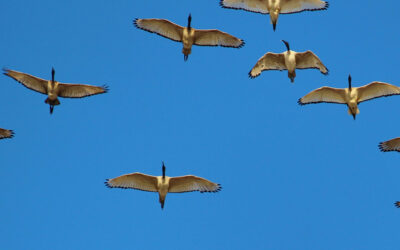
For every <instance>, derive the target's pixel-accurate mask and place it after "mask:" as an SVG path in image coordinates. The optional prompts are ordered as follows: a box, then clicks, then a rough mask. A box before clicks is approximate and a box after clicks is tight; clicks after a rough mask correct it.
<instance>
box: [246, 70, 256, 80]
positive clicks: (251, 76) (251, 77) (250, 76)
mask: <svg viewBox="0 0 400 250" xmlns="http://www.w3.org/2000/svg"><path fill="white" fill-rule="evenodd" d="M248 75H249V78H250V79H254V78H256V77H257V76H253V75H251V70H250V71H249V74H248Z"/></svg>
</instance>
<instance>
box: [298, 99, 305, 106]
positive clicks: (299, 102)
mask: <svg viewBox="0 0 400 250" xmlns="http://www.w3.org/2000/svg"><path fill="white" fill-rule="evenodd" d="M297 104H299V105H300V106H303V105H304V103H302V102H301V98H299V100H297Z"/></svg>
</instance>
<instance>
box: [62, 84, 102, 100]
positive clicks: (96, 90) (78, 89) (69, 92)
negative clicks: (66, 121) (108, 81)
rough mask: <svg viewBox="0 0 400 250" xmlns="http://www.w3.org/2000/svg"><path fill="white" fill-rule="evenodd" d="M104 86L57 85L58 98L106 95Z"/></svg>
mask: <svg viewBox="0 0 400 250" xmlns="http://www.w3.org/2000/svg"><path fill="white" fill-rule="evenodd" d="M107 91H108V87H107V86H106V85H104V86H101V87H98V86H93V85H86V84H64V83H59V85H58V96H60V97H64V98H82V97H86V96H91V95H98V94H103V93H107Z"/></svg>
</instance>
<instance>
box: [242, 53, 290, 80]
mask: <svg viewBox="0 0 400 250" xmlns="http://www.w3.org/2000/svg"><path fill="white" fill-rule="evenodd" d="M285 69H287V68H286V65H285V56H284V55H283V54H275V53H271V52H268V53H266V54H265V55H264V56H262V57H261V58H260V59H258V61H257V63H256V65H254V67H253V68H252V69H251V70H250V72H249V77H250V78H255V77H257V76H259V75H260V74H261V72H262V71H264V70H285Z"/></svg>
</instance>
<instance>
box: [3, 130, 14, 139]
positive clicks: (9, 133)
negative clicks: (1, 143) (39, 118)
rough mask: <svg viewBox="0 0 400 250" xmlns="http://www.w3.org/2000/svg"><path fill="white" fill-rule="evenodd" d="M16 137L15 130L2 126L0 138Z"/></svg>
mask: <svg viewBox="0 0 400 250" xmlns="http://www.w3.org/2000/svg"><path fill="white" fill-rule="evenodd" d="M12 137H14V131H12V130H9V129H3V128H0V140H1V139H6V138H12Z"/></svg>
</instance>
